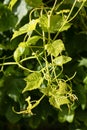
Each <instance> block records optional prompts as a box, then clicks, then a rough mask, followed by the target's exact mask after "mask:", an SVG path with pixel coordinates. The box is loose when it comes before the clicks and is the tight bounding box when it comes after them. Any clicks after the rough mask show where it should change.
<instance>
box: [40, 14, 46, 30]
mask: <svg viewBox="0 0 87 130" xmlns="http://www.w3.org/2000/svg"><path fill="white" fill-rule="evenodd" d="M39 19H40V20H39V24H40V26H41V28H42V29H43V30H44V31H45V32H48V18H47V17H46V16H45V15H43V16H42V17H40V18H39Z"/></svg>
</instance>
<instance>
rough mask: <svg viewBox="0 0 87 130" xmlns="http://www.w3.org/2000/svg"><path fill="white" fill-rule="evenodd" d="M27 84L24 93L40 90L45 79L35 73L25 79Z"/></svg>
mask: <svg viewBox="0 0 87 130" xmlns="http://www.w3.org/2000/svg"><path fill="white" fill-rule="evenodd" d="M25 81H26V83H27V85H26V87H25V88H24V90H23V93H24V92H26V91H30V90H34V89H37V88H40V85H41V83H42V82H43V78H42V77H41V73H38V72H33V73H31V74H29V75H28V77H26V78H25Z"/></svg>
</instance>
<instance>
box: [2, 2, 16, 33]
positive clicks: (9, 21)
mask: <svg viewBox="0 0 87 130" xmlns="http://www.w3.org/2000/svg"><path fill="white" fill-rule="evenodd" d="M16 23H17V17H16V16H15V15H14V14H13V13H12V12H11V11H10V10H9V8H8V7H6V6H4V5H3V4H2V3H1V2H0V31H2V32H3V31H7V30H9V29H11V28H14V27H15V25H16Z"/></svg>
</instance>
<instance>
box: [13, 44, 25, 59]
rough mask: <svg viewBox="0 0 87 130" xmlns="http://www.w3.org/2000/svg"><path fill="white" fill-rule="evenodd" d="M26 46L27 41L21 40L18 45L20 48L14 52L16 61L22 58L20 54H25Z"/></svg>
mask: <svg viewBox="0 0 87 130" xmlns="http://www.w3.org/2000/svg"><path fill="white" fill-rule="evenodd" d="M25 48H26V42H21V43H20V44H19V46H18V48H17V49H16V50H15V52H14V59H15V61H19V60H20V56H22V55H23V53H24V51H25Z"/></svg>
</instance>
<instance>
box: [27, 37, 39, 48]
mask: <svg viewBox="0 0 87 130" xmlns="http://www.w3.org/2000/svg"><path fill="white" fill-rule="evenodd" d="M40 38H41V37H40V36H32V37H30V38H28V40H27V42H26V45H27V46H30V45H35V44H36V42H37V41H38V40H39V39H40Z"/></svg>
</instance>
